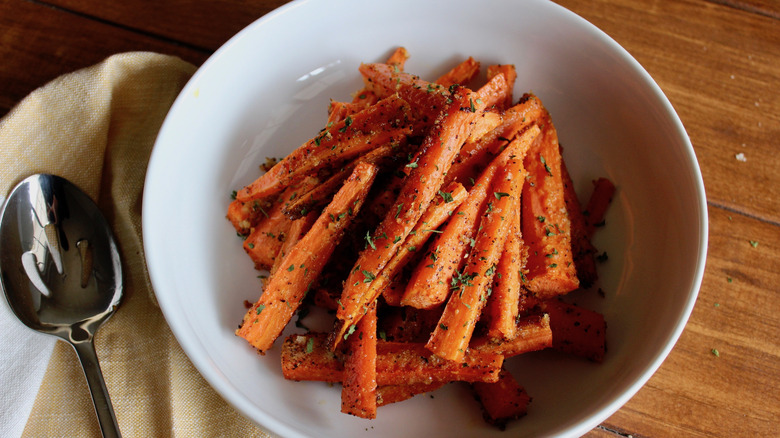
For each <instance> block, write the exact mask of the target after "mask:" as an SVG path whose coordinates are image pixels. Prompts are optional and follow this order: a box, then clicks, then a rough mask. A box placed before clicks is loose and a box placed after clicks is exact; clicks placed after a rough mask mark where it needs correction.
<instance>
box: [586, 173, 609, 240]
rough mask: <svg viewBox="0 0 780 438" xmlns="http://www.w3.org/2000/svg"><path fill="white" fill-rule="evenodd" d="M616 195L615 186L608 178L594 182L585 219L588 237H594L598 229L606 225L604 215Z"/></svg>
mask: <svg viewBox="0 0 780 438" xmlns="http://www.w3.org/2000/svg"><path fill="white" fill-rule="evenodd" d="M614 193H615V185H614V184H612V181H610V180H608V179H607V178H599V179H597V180H596V181H593V193H592V194H591V196H590V199H589V201H588V207H587V208H586V210H585V212H586V213H585V218H586V223H587V227H588V235H589V236H593V233H594V232H595V231H596V228H597V227H599V226H600V225H601V224H603V223H604V215H605V214H606V213H607V208H609V204H610V203H611V202H612V195H613V194H614Z"/></svg>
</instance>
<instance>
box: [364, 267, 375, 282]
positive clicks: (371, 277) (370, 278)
mask: <svg viewBox="0 0 780 438" xmlns="http://www.w3.org/2000/svg"><path fill="white" fill-rule="evenodd" d="M363 275H364V276H365V277H366V278H365V279H364V280H363V283H371V282H372V281H374V279H376V275H374V274H372V273H371V272H368V271H366V270H365V269H363Z"/></svg>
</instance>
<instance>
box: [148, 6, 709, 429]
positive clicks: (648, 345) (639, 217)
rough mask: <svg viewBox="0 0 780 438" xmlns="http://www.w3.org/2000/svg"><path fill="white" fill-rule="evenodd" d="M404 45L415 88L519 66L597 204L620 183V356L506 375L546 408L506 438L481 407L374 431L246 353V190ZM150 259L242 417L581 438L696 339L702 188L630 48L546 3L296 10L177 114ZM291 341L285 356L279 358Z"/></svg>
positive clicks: (166, 138) (219, 63)
mask: <svg viewBox="0 0 780 438" xmlns="http://www.w3.org/2000/svg"><path fill="white" fill-rule="evenodd" d="M396 46H405V47H406V48H407V49H408V50H409V52H410V53H411V58H410V59H409V61H408V62H407V64H406V70H407V71H409V72H411V73H415V74H419V75H422V76H423V77H428V78H436V77H437V76H438V75H439V74H441V73H443V72H444V71H446V70H447V69H448V68H449V67H451V66H452V65H454V64H455V63H456V62H458V61H459V60H461V59H463V58H465V57H467V56H474V57H475V58H476V59H478V60H479V61H481V62H482V63H483V65H488V64H491V63H503V64H508V63H512V64H515V66H516V67H517V71H518V79H517V85H516V88H515V92H516V95H517V96H519V95H520V94H521V93H523V92H525V91H532V92H534V93H535V94H536V95H538V96H539V97H540V98H541V99H542V102H543V103H544V104H545V105H546V106H547V108H548V109H549V110H550V112H551V114H552V117H553V120H554V121H555V123H556V126H557V128H558V132H559V135H560V139H561V143H562V144H563V145H564V147H565V154H564V156H565V159H566V160H567V163H568V166H569V168H570V170H571V173H572V176H573V178H574V181H575V184H576V186H577V188H578V190H579V192H580V194H581V198H585V197H586V196H587V195H588V193H589V189H590V181H591V180H592V179H594V178H597V177H599V176H606V177H608V178H610V179H611V180H612V181H614V182H615V184H616V185H617V193H616V197H615V199H614V202H613V204H612V206H611V208H610V210H609V213H608V216H607V226H606V228H604V229H603V230H601V231H600V232H599V233H598V234H597V236H596V241H595V243H596V245H597V246H598V247H599V249H600V250H601V251H606V252H607V253H608V255H609V261H608V262H607V263H606V264H603V265H601V271H600V274H601V278H602V280H601V287H602V289H603V290H604V291H605V293H606V296H605V297H603V298H602V297H599V296H598V294H595V293H590V294H582V296H580V297H578V301H579V302H580V303H581V304H583V305H584V306H586V307H590V308H593V309H595V310H598V311H601V312H602V313H604V315H605V317H606V319H607V322H608V327H609V328H608V331H607V342H608V352H607V356H606V359H605V361H604V363H602V364H594V363H590V362H587V361H583V360H577V359H572V358H567V357H564V356H562V355H559V354H555V353H552V352H541V353H538V354H537V353H534V354H531V355H527V356H523V357H519V358H516V360H511V361H510V363H511V367H510V368H511V370H512V371H514V373H515V375H516V377H517V378H518V380H519V381H520V382H521V383H522V384H523V385H524V386H525V387H526V389H527V390H528V392H529V393H530V395H531V396H532V397H533V402H532V404H531V407H530V410H529V413H528V415H527V416H526V417H525V418H523V419H521V420H519V421H515V422H512V423H510V424H509V427H508V430H507V431H506V432H499V431H497V430H496V429H493V428H491V427H490V426H487V425H486V424H485V423H484V422H483V420H482V418H481V413H480V409H479V407H478V405H477V403H476V402H475V401H474V400H473V398H472V397H471V395H470V394H469V392H468V390H466V389H465V388H464V387H463V386H459V385H448V386H446V387H445V388H443V389H441V390H439V391H437V392H436V393H434V397H433V398H431V397H429V396H423V397H416V398H414V399H412V400H409V401H406V402H402V403H397V404H394V405H390V406H386V407H382V408H380V410H379V413H378V418H377V419H376V420H362V419H358V418H355V417H352V416H348V415H345V414H342V413H340V412H339V410H340V389H339V387H338V386H335V387H334V386H328V385H326V384H320V383H311V382H291V381H286V380H284V379H283V378H282V375H281V371H280V367H279V358H278V347H277V348H275V351H274V352H272V353H269V354H268V355H267V356H265V357H261V356H258V355H257V354H256V353H255V352H254V351H252V349H251V348H249V346H248V345H247V343H246V342H245V341H244V340H242V339H239V338H237V337H236V336H235V335H234V330H235V328H236V327H237V325H238V323H239V322H240V321H241V318H242V316H243V314H244V312H245V308H244V305H243V303H244V300H249V301H255V300H256V299H257V298H258V296H259V295H260V284H259V280H258V279H257V278H256V277H257V273H256V272H255V271H254V270H253V268H252V263H251V262H250V260H249V258H248V257H247V256H246V255H245V254H244V252H243V250H242V249H241V241H240V240H239V238H238V237H236V235H235V232H234V230H233V229H232V227H231V226H230V224H229V223H228V221H227V220H226V219H225V212H226V207H227V205H228V203H229V202H230V198H229V195H230V193H231V191H233V190H236V189H239V188H241V187H242V186H243V185H245V184H247V183H249V182H251V181H252V180H253V179H254V178H255V177H256V176H257V175H258V165H259V164H260V163H262V162H263V161H264V159H265V157H278V156H283V155H285V154H286V153H288V152H289V151H291V150H292V149H293V148H295V147H297V146H298V145H300V144H301V143H302V142H303V141H304V140H306V139H308V138H310V137H312V136H313V135H314V134H315V133H316V132H317V131H318V130H319V129H320V128H321V127H322V126H323V123H324V120H325V111H326V108H327V104H328V101H329V99H330V98H333V99H337V100H339V99H340V100H346V99H349V98H350V93H352V92H354V91H355V90H357V89H358V88H359V87H360V85H361V79H360V76H359V74H358V72H357V68H358V65H359V64H360V62H378V61H382V60H383V59H385V58H386V56H387V55H388V54H389V53H390V52H391V50H392V49H393V48H395V47H396ZM143 230H144V245H145V250H146V257H147V262H148V266H149V271H150V274H151V279H152V282H153V284H154V288H155V292H156V294H157V298H158V300H159V303H160V306H161V307H162V310H163V312H164V314H165V317H166V319H167V321H168V323H169V324H170V326H171V329H172V330H173V332H174V333H175V335H176V338H177V339H178V341H179V343H180V344H181V346H182V347H183V348H184V350H185V351H186V353H187V355H188V356H189V358H190V359H191V360H192V362H193V363H194V364H195V366H196V367H197V368H198V370H199V371H200V373H201V374H202V375H203V376H204V377H205V378H206V380H208V382H209V383H210V384H211V385H212V386H213V387H214V388H215V389H216V391H217V392H218V393H219V394H221V395H222V397H224V398H225V399H226V400H227V401H228V402H229V403H231V404H232V405H233V406H234V407H235V408H236V409H238V410H239V411H240V412H241V413H242V414H243V415H245V416H246V417H248V418H249V419H251V420H253V421H254V422H256V423H257V424H259V425H261V426H262V427H264V428H266V429H267V430H269V431H271V432H274V433H277V434H280V435H283V436H316V437H326V436H339V437H350V436H361V437H363V436H366V435H370V436H399V434H403V436H410V437H411V436H426V437H436V436H443V437H451V436H481V437H482V436H493V435H495V436H502V437H506V436H545V435H559V436H567V435H568V436H576V435H580V434H583V433H585V432H586V431H588V430H590V429H591V428H593V427H595V426H596V425H598V424H599V423H600V422H602V421H603V420H604V419H606V418H607V417H608V416H609V415H610V414H612V413H613V412H614V411H616V410H617V409H618V408H619V407H620V406H622V405H623V404H624V403H625V402H626V401H627V400H628V399H629V398H630V397H631V396H632V395H633V394H634V393H636V391H637V390H639V388H640V387H641V386H642V385H643V384H644V383H645V382H646V381H647V380H648V379H649V378H650V376H651V375H652V374H653V372H655V370H656V369H657V368H658V366H659V365H660V364H661V362H662V361H663V360H664V358H665V357H666V356H667V354H668V353H669V351H670V350H671V349H672V347H673V346H674V344H675V342H676V341H677V338H678V337H679V335H680V333H681V332H682V330H683V328H684V326H685V323H686V321H687V318H688V316H689V314H690V312H691V310H692V308H693V305H694V302H695V300H696V295H697V292H698V289H699V286H700V283H701V278H702V274H703V270H704V263H705V256H706V248H707V210H706V201H705V195H704V187H703V184H702V179H701V175H700V171H699V167H698V164H697V161H696V158H695V156H694V152H693V148H692V147H691V144H690V141H689V139H688V137H687V135H686V133H685V130H684V128H683V126H682V124H681V122H680V120H679V119H678V117H677V115H676V114H675V112H674V110H673V108H672V106H671V105H670V103H669V101H668V100H667V99H666V97H665V96H664V94H663V93H662V92H661V90H660V89H659V87H658V86H657V85H656V84H655V82H654V81H653V80H652V79H651V78H650V76H649V75H648V74H647V72H645V70H643V69H642V67H641V66H640V65H639V64H638V63H637V62H636V61H635V60H634V59H633V58H632V57H631V56H630V55H629V54H628V53H627V52H626V51H625V50H623V49H622V48H621V47H620V46H619V45H618V44H617V43H615V42H614V41H613V40H612V39H610V38H609V37H608V36H607V35H605V34H604V33H602V32H601V31H599V30H598V29H597V28H595V27H594V26H592V25H591V24H589V23H587V22H586V21H585V20H583V19H581V18H579V17H578V16H576V15H575V14H573V13H571V12H569V11H567V10H565V9H563V8H561V7H559V6H557V5H555V4H553V3H549V2H546V1H523V2H517V1H512V0H503V1H489V2H476V1H466V0H456V1H419V0H417V1H412V0H401V1H393V2H382V3H381V6H380V3H378V2H363V1H359V0H343V1H325V0H310V1H296V2H293V3H290V4H288V5H286V6H284V7H282V8H280V9H278V10H276V11H274V12H272V13H270V14H268V15H266V16H264V17H262V18H261V19H259V20H258V21H256V22H255V23H253V24H252V25H250V26H249V27H247V28H246V29H244V30H243V31H241V32H240V33H239V34H237V35H236V36H235V37H234V38H232V39H231V40H230V41H229V42H228V43H227V44H225V45H224V46H223V47H222V48H221V49H220V50H218V51H217V52H216V53H215V54H214V55H213V56H212V57H211V58H210V59H209V60H208V61H207V62H206V63H205V64H204V65H203V66H202V67H201V68H200V69H199V70H198V72H197V73H196V74H195V76H194V77H193V78H192V80H191V81H190V82H189V83H188V84H187V86H186V87H185V88H184V90H183V91H182V93H181V95H180V96H179V98H178V99H177V100H176V102H175V104H174V105H173V107H172V109H171V111H170V114H169V115H168V117H167V119H166V121H165V123H164V125H163V127H162V129H161V131H160V134H159V137H158V139H157V144H156V146H155V149H154V153H153V155H152V158H151V162H150V164H149V169H148V174H147V179H146V189H145V192H144V204H143ZM277 342H278V341H277Z"/></svg>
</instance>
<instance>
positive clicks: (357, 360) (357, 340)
mask: <svg viewBox="0 0 780 438" xmlns="http://www.w3.org/2000/svg"><path fill="white" fill-rule="evenodd" d="M346 343H347V354H346V358H345V360H344V374H343V377H342V380H343V382H342V387H341V412H343V413H345V414H351V415H355V416H357V417H360V418H376V407H377V403H376V399H377V392H376V302H374V303H373V304H372V305H370V306H369V307H368V311H367V312H366V315H365V316H364V317H363V318H361V319H360V321H359V322H358V323H357V329H356V330H355V332H354V333H352V334H351V335H350V336H349V338H348V339H347V342H346Z"/></svg>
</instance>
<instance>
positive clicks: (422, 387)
mask: <svg viewBox="0 0 780 438" xmlns="http://www.w3.org/2000/svg"><path fill="white" fill-rule="evenodd" d="M446 383H447V382H434V383H415V384H413V385H385V386H380V387H378V388H377V389H376V404H377V405H378V406H385V405H389V404H391V403H398V402H401V401H404V400H409V399H410V398H412V397H414V396H415V395H418V394H424V393H426V392H432V391H435V390H437V389H439V388H441V387H442V386H444V385H445V384H446ZM431 397H433V396H431Z"/></svg>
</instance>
